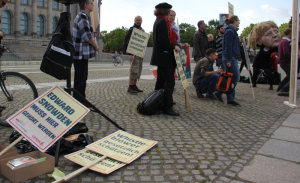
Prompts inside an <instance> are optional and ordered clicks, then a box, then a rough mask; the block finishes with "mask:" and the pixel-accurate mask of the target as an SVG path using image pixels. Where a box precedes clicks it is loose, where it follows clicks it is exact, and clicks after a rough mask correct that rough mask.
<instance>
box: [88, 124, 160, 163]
mask: <svg viewBox="0 0 300 183" xmlns="http://www.w3.org/2000/svg"><path fill="white" fill-rule="evenodd" d="M155 144H157V142H156V141H152V140H147V139H143V138H141V137H137V136H135V135H132V134H129V133H127V132H124V131H121V130H119V131H117V132H115V133H113V134H111V135H109V136H107V137H105V138H103V139H100V140H98V141H97V142H94V143H93V144H90V145H88V146H86V148H88V149H90V150H92V151H95V152H97V153H99V154H102V155H105V156H107V157H110V158H112V159H115V160H118V161H121V162H123V163H126V164H128V163H131V162H132V161H134V160H135V159H137V158H138V157H140V156H141V155H142V154H144V153H145V152H146V151H148V150H149V149H151V148H152V147H153V146H154V145H155Z"/></svg>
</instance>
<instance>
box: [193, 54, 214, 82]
mask: <svg viewBox="0 0 300 183" xmlns="http://www.w3.org/2000/svg"><path fill="white" fill-rule="evenodd" d="M211 63H212V61H211V60H210V59H209V58H208V57H204V58H202V59H201V60H199V62H197V64H196V66H195V69H194V74H193V85H196V84H198V83H200V81H201V80H202V79H203V78H205V73H206V72H209V71H210V70H209V64H211Z"/></svg>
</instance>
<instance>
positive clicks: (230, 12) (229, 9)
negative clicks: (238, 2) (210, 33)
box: [228, 2, 234, 18]
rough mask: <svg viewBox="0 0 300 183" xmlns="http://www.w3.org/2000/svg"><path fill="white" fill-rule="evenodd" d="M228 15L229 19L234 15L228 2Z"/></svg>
mask: <svg viewBox="0 0 300 183" xmlns="http://www.w3.org/2000/svg"><path fill="white" fill-rule="evenodd" d="M228 14H229V17H230V16H232V15H234V7H233V5H232V4H231V3H230V2H228ZM229 17H228V18H229Z"/></svg>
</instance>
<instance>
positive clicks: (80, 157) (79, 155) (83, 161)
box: [65, 149, 126, 174]
mask: <svg viewBox="0 0 300 183" xmlns="http://www.w3.org/2000/svg"><path fill="white" fill-rule="evenodd" d="M101 157H102V155H100V154H98V153H96V152H94V151H91V150H89V149H83V150H80V151H77V152H75V153H72V154H68V155H66V156H65V158H67V159H68V160H70V161H73V162H75V163H77V164H79V165H81V166H87V165H88V164H90V163H92V162H93V161H95V160H96V159H98V158H101ZM125 165H126V164H125V163H122V162H119V161H116V160H113V159H110V158H106V159H104V160H103V161H101V162H99V163H97V164H96V165H94V166H92V167H90V168H89V169H90V170H94V171H96V172H99V173H102V174H110V173H111V172H113V171H115V170H117V169H119V168H121V167H123V166H125Z"/></svg>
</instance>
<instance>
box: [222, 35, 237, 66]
mask: <svg viewBox="0 0 300 183" xmlns="http://www.w3.org/2000/svg"><path fill="white" fill-rule="evenodd" d="M226 32H227V33H226V34H225V35H224V37H223V44H225V50H226V52H225V60H226V61H227V62H228V63H230V65H231V62H232V61H233V59H232V45H233V37H234V32H233V31H232V30H228V31H226ZM223 57H224V55H223Z"/></svg>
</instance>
